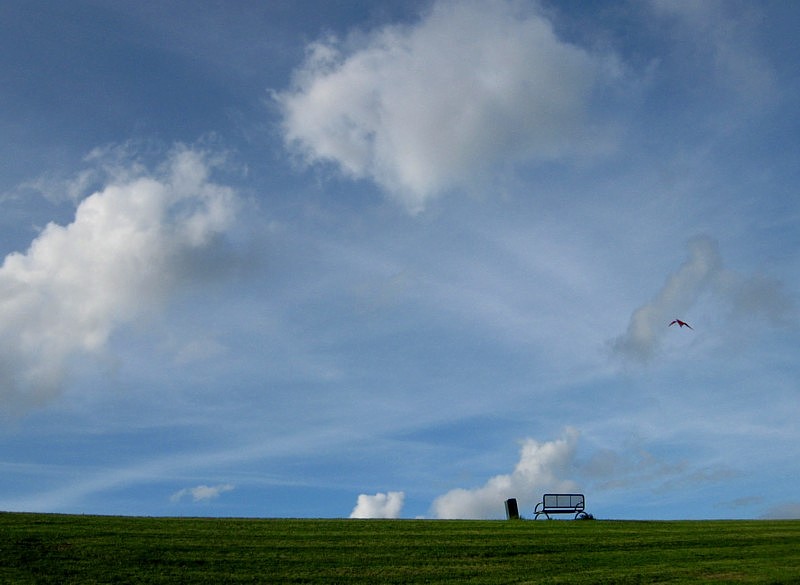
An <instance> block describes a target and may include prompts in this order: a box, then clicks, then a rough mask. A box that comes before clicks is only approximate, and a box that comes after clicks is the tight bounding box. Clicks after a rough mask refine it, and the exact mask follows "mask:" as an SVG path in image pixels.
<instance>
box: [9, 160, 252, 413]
mask: <svg viewBox="0 0 800 585" xmlns="http://www.w3.org/2000/svg"><path fill="white" fill-rule="evenodd" d="M209 173H210V165H209V163H208V161H207V160H206V157H205V156H204V155H203V153H201V152H197V151H194V150H191V149H189V148H178V149H176V150H175V151H174V152H173V153H172V155H171V156H170V157H169V160H168V161H167V162H166V163H165V164H164V165H163V166H162V167H161V168H159V169H158V170H157V171H155V172H152V173H147V172H142V171H141V169H138V170H134V171H133V172H130V173H121V174H120V177H124V178H122V179H120V180H116V181H111V182H110V183H109V184H107V185H106V186H104V187H103V188H102V189H100V190H98V191H97V192H95V193H93V194H91V195H89V196H88V197H86V198H85V199H83V200H82V201H81V202H80V204H79V205H78V207H77V209H76V212H75V217H74V220H73V221H72V222H71V223H69V224H68V225H58V224H56V223H50V224H48V225H47V226H46V227H45V228H44V229H43V230H42V231H41V232H40V233H39V234H38V236H37V237H36V238H35V239H34V240H33V242H32V243H31V245H30V247H29V248H28V249H27V250H26V251H25V252H13V253H11V254H8V255H7V256H6V257H5V259H4V261H3V263H2V266H0V355H1V356H2V357H0V398H1V399H2V403H3V405H4V410H6V411H7V412H13V411H18V410H24V409H25V408H28V407H30V406H33V405H36V404H39V403H41V402H42V401H45V400H47V399H48V398H51V397H52V396H54V395H55V394H57V392H58V391H59V389H60V387H61V385H62V383H63V379H64V376H65V374H66V372H67V370H68V362H69V359H70V357H71V356H75V355H78V354H92V353H96V352H98V351H100V350H101V349H102V348H103V347H104V346H105V344H106V343H107V341H108V340H109V337H110V336H111V334H112V333H113V332H114V331H115V329H117V328H118V327H119V326H121V325H123V324H126V323H130V322H132V321H134V320H136V319H138V318H140V317H142V316H145V315H147V314H148V313H151V312H152V311H154V310H156V309H158V308H159V307H161V306H163V304H164V303H165V302H166V301H167V300H168V299H169V298H170V296H171V295H172V294H173V293H174V292H175V291H176V290H178V289H179V288H180V287H181V286H182V285H185V284H186V283H187V282H188V281H191V280H193V279H195V278H196V277H198V276H200V275H199V274H198V270H197V266H198V265H200V264H202V262H199V261H198V255H200V256H202V254H203V253H204V251H208V250H209V249H210V248H211V247H213V246H214V245H216V243H217V241H218V240H219V238H220V237H221V236H222V235H223V234H224V233H225V232H226V231H227V230H228V229H229V228H230V227H231V225H232V224H233V221H234V217H235V210H236V207H237V204H236V201H237V198H236V195H235V193H234V192H233V190H232V189H230V188H228V187H225V186H222V185H219V184H216V183H214V182H212V181H211V180H210V178H209Z"/></svg>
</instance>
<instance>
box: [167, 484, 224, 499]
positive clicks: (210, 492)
mask: <svg viewBox="0 0 800 585" xmlns="http://www.w3.org/2000/svg"><path fill="white" fill-rule="evenodd" d="M233 489H235V486H234V485H233V484H230V483H222V484H219V485H213V486H210V485H198V486H195V487H190V488H184V489H182V490H179V491H177V492H175V493H174V494H172V496H170V501H171V502H180V501H181V500H182V499H184V498H185V497H189V496H190V497H191V498H192V501H193V502H195V503H198V502H208V501H209V500H214V499H216V498H218V497H219V496H220V495H222V494H223V493H225V492H229V491H232V490H233Z"/></svg>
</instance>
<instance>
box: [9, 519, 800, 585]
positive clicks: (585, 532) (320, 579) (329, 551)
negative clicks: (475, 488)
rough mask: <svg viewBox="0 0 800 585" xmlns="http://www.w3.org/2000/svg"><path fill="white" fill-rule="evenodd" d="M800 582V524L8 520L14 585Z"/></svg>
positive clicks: (726, 522) (727, 522)
mask: <svg viewBox="0 0 800 585" xmlns="http://www.w3.org/2000/svg"><path fill="white" fill-rule="evenodd" d="M705 581H707V582H715V583H800V521H774V522H773V521H703V522H628V521H603V520H596V521H544V520H540V521H536V522H534V521H444V520H257V519H210V518H131V517H104V516H63V515H50V514H8V513H6V514H0V583H15V584H17V583H59V584H63V583H82V584H83V583H214V584H218V583H365V584H366V583H369V584H371V585H373V584H383V583H484V584H495V583H603V582H605V583H649V582H661V583H697V582H705Z"/></svg>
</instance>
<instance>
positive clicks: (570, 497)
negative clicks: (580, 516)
mask: <svg viewBox="0 0 800 585" xmlns="http://www.w3.org/2000/svg"><path fill="white" fill-rule="evenodd" d="M542 504H543V507H544V509H545V510H583V507H584V499H583V494H545V495H544V497H543V498H542Z"/></svg>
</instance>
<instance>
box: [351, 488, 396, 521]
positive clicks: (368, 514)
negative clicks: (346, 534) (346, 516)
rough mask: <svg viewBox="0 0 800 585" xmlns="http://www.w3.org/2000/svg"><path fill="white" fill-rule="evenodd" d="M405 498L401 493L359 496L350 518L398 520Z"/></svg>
mask: <svg viewBox="0 0 800 585" xmlns="http://www.w3.org/2000/svg"><path fill="white" fill-rule="evenodd" d="M405 497H406V496H405V493H403V492H388V493H385V494H384V493H377V494H375V495H374V496H370V495H367V494H361V495H359V496H358V500H357V502H356V507H355V508H353V511H352V512H351V513H350V518H399V517H400V512H402V510H403V502H404V500H405Z"/></svg>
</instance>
